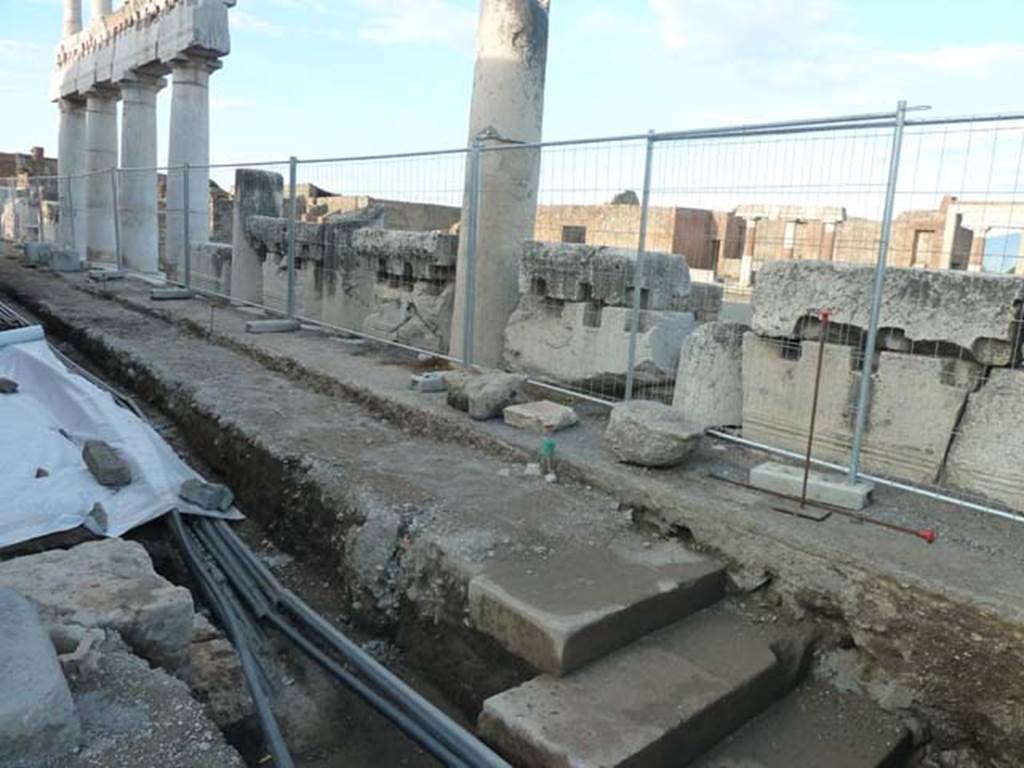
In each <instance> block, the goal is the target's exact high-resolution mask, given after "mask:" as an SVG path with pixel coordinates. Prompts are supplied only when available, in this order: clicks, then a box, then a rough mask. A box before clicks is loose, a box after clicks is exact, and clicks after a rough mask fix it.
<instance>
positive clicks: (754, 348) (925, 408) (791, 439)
mask: <svg viewBox="0 0 1024 768" xmlns="http://www.w3.org/2000/svg"><path fill="white" fill-rule="evenodd" d="M818 348H819V345H818V343H817V342H810V341H805V342H803V343H802V344H799V345H793V344H784V343H782V342H780V341H777V340H771V339H763V338H761V337H759V336H757V335H756V334H754V333H747V334H746V335H745V336H744V337H743V436H744V437H745V438H747V439H749V440H755V441H757V442H763V443H767V444H768V445H771V446H775V447H778V448H786V449H789V450H792V451H798V452H802V451H805V450H806V449H807V429H808V424H809V422H810V415H811V399H812V395H813V388H814V377H815V368H816V364H817V359H818V358H817V356H818ZM797 356H799V359H796V358H797ZM981 372H982V367H981V366H979V365H977V364H976V363H971V362H968V361H966V360H957V359H952V358H936V357H925V356H922V355H905V354H900V353H898V352H881V353H879V355H878V365H877V371H876V372H875V374H874V381H873V384H872V395H871V402H872V405H871V409H870V411H869V413H868V422H867V429H866V431H865V434H864V443H863V452H862V455H861V462H862V465H863V467H864V469H866V470H867V471H869V472H878V473H881V474H885V475H890V476H893V477H898V478H901V479H904V480H912V481H915V482H925V483H930V482H935V481H936V480H937V479H938V474H939V471H940V469H941V467H942V463H943V459H944V457H945V455H946V449H947V447H948V446H949V441H950V439H951V436H952V432H953V428H954V426H955V425H956V422H957V418H958V415H959V413H960V409H961V408H962V406H963V403H964V399H965V398H966V397H967V393H968V392H970V391H971V390H972V389H973V388H974V387H975V386H976V384H977V382H978V377H979V376H980V374H981ZM859 386H860V372H859V371H858V370H856V359H855V348H854V347H847V346H844V345H839V344H826V345H825V357H824V360H823V363H822V375H821V390H820V394H819V399H818V415H817V422H816V425H815V433H814V455H815V457H817V458H820V459H826V460H829V461H834V462H837V463H840V464H843V463H846V462H847V461H849V458H850V446H851V444H852V441H853V430H854V422H855V419H856V412H857V393H858V388H859Z"/></svg>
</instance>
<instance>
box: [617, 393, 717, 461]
mask: <svg viewBox="0 0 1024 768" xmlns="http://www.w3.org/2000/svg"><path fill="white" fill-rule="evenodd" d="M703 434H704V430H703V429H701V428H700V427H695V426H694V425H693V424H690V422H689V421H687V420H686V418H685V417H684V416H683V414H681V413H679V411H676V410H674V409H672V408H670V407H669V406H667V405H665V404H664V403H657V402H654V401H651V400H632V401H630V402H628V403H619V404H618V405H616V406H615V407H614V408H612V413H611V416H610V417H609V418H608V428H607V429H606V430H605V433H604V438H605V440H606V441H607V442H608V446H609V447H610V448H611V449H612V453H614V454H615V456H616V458H618V460H619V461H622V462H625V463H627V464H639V465H641V466H645V467H670V466H673V465H675V464H679V463H681V462H682V461H683V460H684V459H685V458H686V457H687V456H689V455H690V454H691V453H692V452H693V450H694V449H695V448H696V447H697V444H698V443H699V441H700V438H701V436H702V435H703Z"/></svg>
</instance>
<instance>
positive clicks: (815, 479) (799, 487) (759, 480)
mask: <svg viewBox="0 0 1024 768" xmlns="http://www.w3.org/2000/svg"><path fill="white" fill-rule="evenodd" d="M750 484H751V485H753V486H754V487H756V488H762V489H764V490H766V491H772V492H773V493H782V494H785V495H786V496H793V497H797V498H799V497H800V494H801V493H802V492H803V484H804V468H803V467H801V466H796V465H794V464H779V463H776V462H773V461H768V462H765V463H764V464H759V465H757V466H756V467H754V468H753V469H751V470H750ZM873 490H874V486H873V485H872V484H871V483H866V482H863V481H858V482H856V483H853V484H851V483H848V482H847V481H846V478H845V477H841V476H839V475H836V474H834V473H832V474H828V473H825V472H821V471H819V470H816V469H812V470H811V472H810V475H809V476H808V478H807V498H808V499H810V500H811V501H820V502H821V503H822V504H831V505H832V506H835V507H843V508H844V509H864V507H866V506H867V505H868V502H869V501H871V492H872V491H873Z"/></svg>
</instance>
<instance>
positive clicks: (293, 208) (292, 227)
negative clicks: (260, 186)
mask: <svg viewBox="0 0 1024 768" xmlns="http://www.w3.org/2000/svg"><path fill="white" fill-rule="evenodd" d="M297 165H298V160H297V159H296V158H295V155H292V156H291V158H289V160H288V288H287V293H286V294H285V312H286V314H287V315H288V317H289V318H292V317H295V235H296V229H297V227H298V224H297V223H296V222H297V219H298V211H299V208H298V201H297V200H296V199H295V175H296V166H297Z"/></svg>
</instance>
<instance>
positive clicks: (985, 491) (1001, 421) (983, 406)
mask: <svg viewBox="0 0 1024 768" xmlns="http://www.w3.org/2000/svg"><path fill="white" fill-rule="evenodd" d="M1021 456H1024V370H1021V369H1016V370H1011V369H1007V368H995V369H993V370H991V371H990V372H989V376H988V380H987V381H986V382H985V383H984V384H983V385H982V386H981V388H980V389H979V390H978V391H977V392H974V393H972V394H971V395H970V396H969V397H968V398H967V409H966V411H965V412H964V417H963V419H962V420H961V422H960V427H959V429H958V431H957V435H956V437H954V439H953V446H952V448H951V449H950V452H949V459H948V461H947V463H946V478H945V479H946V482H947V483H948V484H949V485H952V486H954V487H956V488H961V489H963V490H965V491H970V492H972V493H977V494H980V495H982V496H986V497H988V498H990V499H995V500H996V501H1000V502H1002V503H1004V504H1007V505H1009V506H1010V507H1013V508H1014V509H1017V510H1022V511H1024V473H1022V472H1021V466H1022V465H1021Z"/></svg>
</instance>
